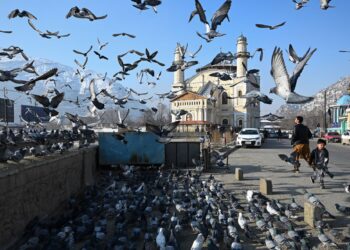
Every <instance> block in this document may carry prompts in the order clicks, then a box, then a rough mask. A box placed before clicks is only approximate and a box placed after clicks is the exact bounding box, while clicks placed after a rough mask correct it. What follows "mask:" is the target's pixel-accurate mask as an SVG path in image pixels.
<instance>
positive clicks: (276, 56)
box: [0, 0, 333, 121]
mask: <svg viewBox="0 0 350 250" xmlns="http://www.w3.org/2000/svg"><path fill="white" fill-rule="evenodd" d="M132 2H133V6H134V7H135V8H137V9H139V10H140V11H146V10H148V9H149V8H152V9H153V10H154V11H155V13H157V7H158V6H160V5H161V4H162V1H161V0H132ZM194 2H195V9H194V10H193V11H192V12H191V13H190V18H189V22H191V21H192V20H193V19H194V18H195V17H196V16H198V17H199V20H200V21H201V22H202V23H203V24H204V25H205V29H206V32H205V33H199V32H197V34H198V36H200V37H201V38H203V39H204V40H205V41H207V42H211V41H212V40H213V39H215V38H217V37H220V36H223V35H225V34H222V33H220V32H219V31H218V30H217V29H218V27H219V26H220V25H222V23H223V22H224V21H225V20H226V19H227V20H228V21H229V20H230V18H229V11H230V9H231V5H232V0H225V1H224V3H223V4H222V5H221V6H220V7H219V8H218V9H217V11H216V12H215V13H214V14H213V15H212V18H211V20H210V22H209V21H208V19H207V16H206V11H205V9H204V7H203V6H202V4H201V3H200V2H199V0H195V1H194ZM293 2H295V4H296V9H297V10H298V9H300V8H302V7H304V6H305V5H306V4H307V2H308V0H302V1H301V2H296V1H295V0H293ZM330 2H331V1H330V0H321V1H320V4H321V9H323V10H326V9H328V8H330V7H333V6H330V5H329V3H330ZM65 17H66V18H67V19H69V18H73V17H74V18H77V19H87V20H89V21H91V22H92V21H100V20H104V19H106V18H108V15H107V14H103V15H96V14H95V13H94V12H93V11H91V10H89V9H87V8H79V7H77V6H74V7H72V8H71V9H70V10H69V11H68V13H67V14H66V16H65ZM8 18H9V19H13V18H26V19H27V22H28V25H29V26H30V27H31V28H32V29H33V30H34V31H35V32H37V33H38V34H39V35H40V36H41V37H43V38H45V39H52V38H57V39H61V38H66V37H68V36H70V34H61V33H60V32H59V31H54V32H53V31H49V30H46V31H44V29H41V28H40V29H39V28H37V26H36V24H35V23H34V21H37V19H38V18H37V17H36V16H35V15H34V14H32V13H31V12H29V11H27V10H19V9H15V10H13V11H11V12H10V13H9V15H8ZM285 23H286V22H283V23H281V24H278V25H266V24H256V27H258V28H266V29H270V30H273V29H277V28H279V27H281V26H283V25H285ZM1 32H2V33H8V34H9V33H11V31H1ZM112 36H113V37H119V36H124V37H128V38H130V39H134V38H136V36H135V35H132V34H129V33H125V32H122V33H116V34H112ZM97 41H98V44H97V49H95V50H93V47H94V46H93V45H91V46H90V47H89V48H88V50H86V51H80V50H77V49H74V50H73V52H74V53H75V54H76V55H78V56H82V57H83V61H82V62H81V61H80V60H79V59H74V62H75V64H76V65H77V70H76V75H77V76H79V77H80V81H81V82H82V83H83V82H84V81H90V83H89V84H88V85H89V90H90V97H89V98H86V99H84V100H79V99H78V98H77V100H76V101H72V100H65V99H64V92H63V91H62V92H60V91H59V90H57V89H54V90H52V91H50V92H49V93H43V94H41V95H34V94H32V95H31V96H30V98H33V99H34V100H35V101H36V102H38V103H39V104H41V105H42V106H43V107H44V109H45V111H46V113H47V114H48V115H49V116H50V117H51V121H56V120H57V116H58V114H59V112H58V111H57V110H56V109H57V108H58V106H59V104H60V103H61V102H62V101H68V102H71V103H73V104H75V105H77V106H81V105H87V106H88V110H89V111H90V112H91V115H92V116H99V113H98V112H97V111H100V110H103V109H105V107H106V105H105V103H103V102H101V101H100V96H102V97H104V98H107V99H108V101H111V102H112V104H115V105H117V106H120V107H121V108H123V107H124V105H125V104H126V103H127V102H140V103H141V104H147V101H148V100H151V99H152V98H153V96H149V97H145V98H140V99H138V98H136V99H134V98H132V97H131V94H133V95H137V96H138V97H139V96H144V95H147V94H148V93H147V92H145V93H138V92H136V91H134V90H132V89H130V90H129V94H128V95H126V96H123V97H118V94H117V93H109V92H108V91H107V89H102V90H100V91H98V92H96V91H95V86H94V85H95V81H96V79H94V78H93V79H91V78H90V75H89V74H85V70H86V67H87V63H88V61H89V53H90V52H91V51H93V53H94V54H95V55H96V56H97V58H98V59H99V60H106V61H107V60H109V58H108V57H106V56H105V55H104V54H103V49H104V48H105V47H106V46H108V44H109V43H108V42H101V41H100V40H99V39H97ZM179 47H180V48H181V49H180V50H181V53H182V59H183V60H182V61H181V62H175V63H174V64H172V65H171V66H170V67H169V68H167V71H168V72H175V71H177V70H182V71H184V70H186V69H188V68H190V67H192V66H194V65H197V64H198V61H195V60H193V59H194V58H195V56H196V55H197V53H199V51H200V50H201V48H202V45H201V46H200V48H199V49H198V50H197V51H195V52H194V53H191V52H187V47H188V45H187V46H181V45H179ZM315 50H316V49H314V50H312V51H311V52H310V53H309V50H308V52H307V53H306V54H305V55H304V56H303V57H299V56H298V55H297V54H296V52H295V51H294V49H293V47H292V45H290V46H289V51H288V52H289V58H290V60H291V61H292V62H293V63H295V64H296V66H295V69H294V71H293V74H292V76H291V77H290V76H289V75H288V72H287V70H286V66H285V62H284V59H283V54H282V50H281V49H279V48H275V50H274V52H273V55H272V61H271V75H272V77H273V79H274V80H275V82H276V87H275V88H272V89H271V90H270V93H274V94H276V95H279V96H280V97H282V98H283V99H284V100H285V101H286V102H287V103H293V104H295V103H306V102H309V101H311V100H312V97H305V96H301V95H299V94H297V93H295V92H294V90H295V87H296V84H297V80H298V78H299V76H300V74H301V73H302V71H303V69H304V67H305V65H306V64H307V63H308V61H309V60H310V58H311V56H312V55H313V53H314V52H315ZM255 52H259V53H260V61H261V60H262V59H263V49H262V48H258V49H257V50H256V51H255ZM129 54H134V55H136V56H137V57H138V58H136V60H134V61H132V62H126V61H125V56H126V55H129ZM157 54H158V51H154V52H151V51H150V50H149V49H147V48H146V49H145V52H140V51H137V50H133V49H132V50H129V51H127V52H125V53H123V54H120V55H117V63H118V65H119V66H120V70H119V71H118V72H117V73H115V74H114V75H113V78H112V79H111V80H109V85H111V84H113V83H114V82H116V81H123V80H125V78H126V77H127V76H129V75H130V73H131V72H132V71H133V70H135V69H137V68H139V67H140V64H141V63H145V62H146V63H149V64H150V65H152V64H157V65H159V66H161V67H163V66H165V65H164V64H163V63H161V62H159V61H158V60H157V59H156V56H157ZM17 55H21V56H22V57H23V58H24V59H25V60H26V61H29V58H28V57H27V56H26V55H25V53H24V51H23V49H21V48H19V47H18V46H10V47H9V48H4V49H3V50H2V51H1V52H0V59H1V57H7V58H9V59H12V58H14V57H15V56H17ZM187 55H188V56H189V57H191V60H185V57H186V56H187ZM254 55H255V53H254V54H253V55H252V57H253V56H254ZM235 59H236V58H235V57H234V56H233V54H232V53H231V52H228V53H223V52H220V53H219V54H218V55H217V56H216V57H215V58H214V59H213V61H212V62H211V64H212V65H214V64H219V63H221V62H223V61H229V62H231V63H232V62H233V61H234V60H235ZM243 66H244V67H245V68H247V67H246V65H243ZM22 71H24V72H28V73H31V74H33V75H34V77H33V78H32V79H30V80H29V81H28V80H27V81H26V80H21V79H18V78H17V77H18V74H19V73H20V72H22ZM258 72H259V70H257V69H250V70H248V69H247V74H246V76H245V78H244V79H243V80H242V81H240V82H246V83H250V84H251V85H252V86H253V87H255V88H256V90H253V91H251V92H249V93H247V94H246V95H244V96H241V97H239V98H246V99H247V100H248V101H247V105H249V104H251V103H254V102H255V103H256V102H263V103H266V104H271V103H272V99H270V98H269V97H268V96H267V95H265V94H263V93H261V92H260V91H259V88H260V87H259V85H258V84H257V81H256V78H255V73H258ZM60 73H62V72H58V69H57V68H53V69H51V70H49V71H47V72H45V73H44V74H41V75H39V74H38V73H37V72H36V69H35V66H34V61H31V62H28V63H26V64H25V65H23V67H21V68H15V69H12V70H8V71H3V70H1V69H0V81H1V82H9V81H10V82H13V83H15V84H18V85H19V86H17V87H15V90H16V91H19V92H24V93H26V94H28V95H29V94H30V92H31V91H32V90H33V88H34V87H35V85H36V84H37V83H38V82H41V81H46V82H48V81H53V82H55V79H54V78H55V76H58V74H60ZM161 74H162V72H159V73H155V71H154V70H153V69H151V68H143V69H140V71H139V72H137V73H136V75H137V79H138V80H139V82H140V84H142V83H144V79H145V78H146V81H147V85H149V86H150V87H154V86H155V85H156V80H159V79H160V77H161ZM212 76H213V77H217V78H219V79H220V80H223V81H227V80H232V78H233V77H234V76H231V75H229V74H226V73H222V72H215V73H213V74H212ZM149 77H153V78H155V80H153V79H152V80H150V79H149ZM102 79H103V80H104V81H105V80H107V73H106V74H105V75H104V76H103V77H102ZM240 82H238V83H237V84H239V83H240ZM66 85H67V87H70V86H69V84H66ZM223 90H224V89H223ZM179 91H181V90H179ZM176 94H177V92H173V91H169V92H167V93H161V94H158V97H159V99H162V98H165V97H166V98H168V99H171V98H174V97H175V96H176ZM229 98H237V97H229ZM212 99H214V97H211V99H210V100H212ZM212 101H215V100H212ZM135 110H138V111H140V112H144V111H145V110H146V108H145V109H143V108H141V109H140V108H135ZM152 110H153V111H154V112H155V113H156V112H157V111H156V110H157V109H156V108H155V107H153V108H152Z"/></svg>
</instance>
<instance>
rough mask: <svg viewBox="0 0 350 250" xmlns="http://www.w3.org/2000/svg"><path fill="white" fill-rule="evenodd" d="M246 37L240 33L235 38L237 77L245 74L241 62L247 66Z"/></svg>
mask: <svg viewBox="0 0 350 250" xmlns="http://www.w3.org/2000/svg"><path fill="white" fill-rule="evenodd" d="M247 45H248V43H247V38H246V37H245V36H243V35H240V36H239V37H238V39H237V53H236V55H235V56H236V58H237V61H236V62H237V78H239V77H244V76H245V75H246V70H245V68H244V66H243V64H242V63H244V64H245V65H246V66H247V68H248V58H249V56H250V54H249V52H248V51H247Z"/></svg>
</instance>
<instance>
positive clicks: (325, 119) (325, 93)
mask: <svg viewBox="0 0 350 250" xmlns="http://www.w3.org/2000/svg"><path fill="white" fill-rule="evenodd" d="M323 99H324V100H323V101H324V103H323V105H324V118H323V119H324V123H323V126H324V132H325V133H327V89H325V91H324V95H323Z"/></svg>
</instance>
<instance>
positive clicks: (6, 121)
mask: <svg viewBox="0 0 350 250" xmlns="http://www.w3.org/2000/svg"><path fill="white" fill-rule="evenodd" d="M3 91H4V108H5V110H4V111H5V112H4V115H5V123H6V128H8V125H9V123H8V119H7V96H6V88H5V87H4V90H3Z"/></svg>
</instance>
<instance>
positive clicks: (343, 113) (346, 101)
mask: <svg viewBox="0 0 350 250" xmlns="http://www.w3.org/2000/svg"><path fill="white" fill-rule="evenodd" d="M329 113H330V116H331V124H330V126H329V128H328V130H327V131H328V132H331V131H334V132H338V133H340V134H343V133H344V132H346V131H348V130H350V86H349V87H348V93H347V94H345V95H343V96H342V97H340V98H339V99H338V101H337V103H336V104H335V105H332V106H330V108H329Z"/></svg>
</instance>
